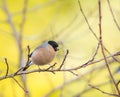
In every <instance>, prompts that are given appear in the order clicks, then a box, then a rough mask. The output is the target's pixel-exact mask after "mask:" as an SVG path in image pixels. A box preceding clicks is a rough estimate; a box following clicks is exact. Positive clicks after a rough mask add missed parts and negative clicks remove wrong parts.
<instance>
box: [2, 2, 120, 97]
mask: <svg viewBox="0 0 120 97" xmlns="http://www.w3.org/2000/svg"><path fill="white" fill-rule="evenodd" d="M26 1H27V3H25V2H26ZM80 1H81V6H82V8H83V11H84V13H85V15H86V17H87V20H88V21H89V23H90V26H91V27H92V29H93V31H94V32H95V34H96V35H97V36H98V37H99V26H98V24H99V12H98V0H80ZM110 4H111V8H112V10H113V13H114V15H115V19H116V20H117V22H118V24H119V25H120V1H119V0H110ZM101 5H102V31H103V32H102V35H103V44H104V45H105V46H106V48H107V49H108V50H109V52H111V54H114V53H115V52H117V51H119V50H120V44H119V41H120V30H119V29H118V28H117V27H116V25H115V23H114V20H113V17H112V15H111V12H110V9H109V6H108V2H107V0H101ZM5 6H6V8H7V9H8V12H9V14H10V15H11V20H12V22H13V25H14V28H15V30H16V31H17V35H18V36H19V35H21V36H22V38H21V48H22V59H21V61H22V62H21V65H20V54H21V52H20V48H19V45H18V42H17V41H18V40H17V38H16V37H15V35H14V32H13V31H14V30H13V28H12V25H11V23H10V22H9V20H8V15H7V13H6V11H5ZM24 8H26V13H25V16H24V13H23V10H24ZM23 17H24V18H25V21H24V23H23V28H22V32H23V33H22V34H21V28H20V27H21V23H22V21H23ZM48 40H55V41H57V42H58V43H59V44H60V50H59V52H58V54H57V56H56V58H55V60H54V61H53V62H52V63H51V64H53V63H54V62H57V65H56V67H55V68H57V67H59V65H60V63H61V62H62V59H63V58H64V55H65V53H66V49H69V55H68V57H67V60H66V62H65V64H64V67H63V69H67V68H74V67H76V66H79V65H82V64H83V63H85V62H87V61H88V60H90V59H91V57H92V56H93V54H94V52H95V50H96V47H97V44H98V41H97V39H96V38H95V37H94V35H93V34H92V33H91V31H90V29H89V27H88V25H87V23H86V22H85V19H84V17H83V14H82V13H81V12H80V8H79V4H78V0H0V76H1V77H2V76H4V75H5V72H6V64H5V62H4V58H7V60H8V64H9V68H10V69H9V74H12V73H14V72H15V71H17V70H18V68H19V67H20V66H25V62H26V60H27V45H29V46H30V49H31V51H33V49H34V48H35V47H36V46H38V45H40V44H42V42H44V41H48ZM106 55H108V54H107V53H106ZM101 58H103V56H102V53H101V49H99V52H98V54H97V56H96V58H95V59H96V60H99V59H101ZM111 60H112V58H111ZM111 60H108V61H111ZM119 66H120V64H119V63H117V62H115V61H114V60H113V61H112V62H111V63H110V68H111V71H112V73H114V71H115V70H116V68H118V67H119ZM46 67H47V66H43V67H41V68H46ZM33 69H37V66H35V65H33V66H31V67H30V68H29V69H28V70H33ZM74 73H76V74H77V75H78V76H75V75H74V74H72V73H70V72H56V73H55V74H53V73H50V72H40V73H39V72H37V73H32V74H28V75H23V76H16V77H15V78H16V79H17V80H18V81H19V83H20V84H21V85H22V86H23V87H25V88H26V89H27V90H28V91H29V93H28V94H25V92H24V91H23V90H22V89H21V88H20V87H19V86H18V84H16V82H15V81H14V80H13V79H12V78H10V79H5V80H0V97H95V96H97V97H109V96H110V95H106V94H104V93H101V92H100V91H98V90H95V89H92V88H91V87H90V86H89V85H88V84H92V85H95V86H97V85H98V87H99V88H100V89H101V90H103V91H105V92H108V93H116V90H115V87H114V85H113V84H111V83H110V77H109V73H108V71H107V69H106V67H105V63H104V61H102V62H99V63H97V64H92V65H90V66H87V67H85V68H82V69H79V70H74ZM98 75H99V76H98ZM113 76H114V78H115V80H116V81H118V80H119V79H120V77H119V74H115V75H113Z"/></svg>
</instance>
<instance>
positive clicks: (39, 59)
mask: <svg viewBox="0 0 120 97" xmlns="http://www.w3.org/2000/svg"><path fill="white" fill-rule="evenodd" d="M58 50H59V49H58V43H56V42H55V41H47V42H44V43H43V44H42V45H40V46H38V47H37V48H36V49H35V50H34V51H33V52H32V53H31V54H30V61H29V63H28V64H27V65H26V66H25V67H24V68H23V71H25V70H26V69H27V68H28V67H29V66H30V65H32V64H36V65H38V66H39V65H46V64H48V63H50V62H51V61H52V60H53V59H54V57H55V55H56V51H58Z"/></svg>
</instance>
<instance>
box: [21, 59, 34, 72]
mask: <svg viewBox="0 0 120 97" xmlns="http://www.w3.org/2000/svg"><path fill="white" fill-rule="evenodd" d="M32 64H33V63H32V61H29V63H28V64H27V65H26V66H25V67H24V68H23V71H25V70H26V69H28V68H29V67H30V65H32Z"/></svg>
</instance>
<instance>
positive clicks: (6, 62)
mask: <svg viewBox="0 0 120 97" xmlns="http://www.w3.org/2000/svg"><path fill="white" fill-rule="evenodd" d="M5 64H6V66H7V70H6V74H5V78H6V76H7V75H8V72H9V64H8V61H7V58H5Z"/></svg>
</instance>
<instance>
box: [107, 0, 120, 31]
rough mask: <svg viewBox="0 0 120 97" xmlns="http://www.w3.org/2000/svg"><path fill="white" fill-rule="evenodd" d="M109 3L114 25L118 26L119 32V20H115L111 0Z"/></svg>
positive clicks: (108, 0)
mask: <svg viewBox="0 0 120 97" xmlns="http://www.w3.org/2000/svg"><path fill="white" fill-rule="evenodd" d="M107 2H108V6H109V9H110V12H111V15H112V17H113V20H114V23H115V24H116V26H117V28H118V30H119V31H120V26H119V24H118V22H117V20H116V18H115V15H114V13H113V10H112V7H111V4H110V0H107Z"/></svg>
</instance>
